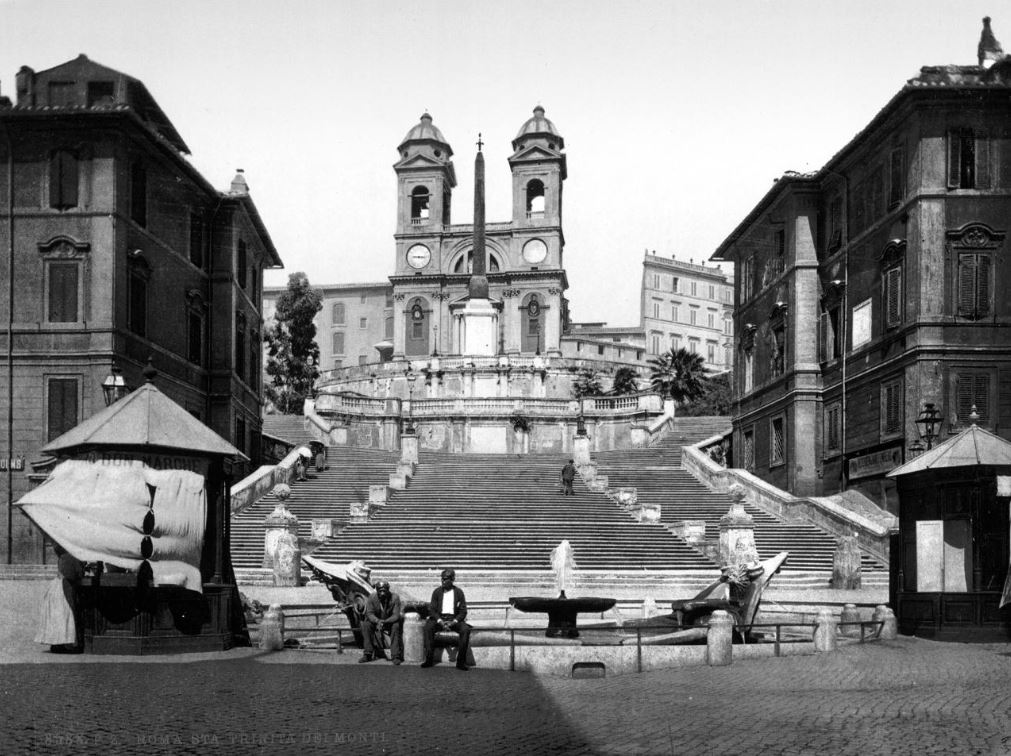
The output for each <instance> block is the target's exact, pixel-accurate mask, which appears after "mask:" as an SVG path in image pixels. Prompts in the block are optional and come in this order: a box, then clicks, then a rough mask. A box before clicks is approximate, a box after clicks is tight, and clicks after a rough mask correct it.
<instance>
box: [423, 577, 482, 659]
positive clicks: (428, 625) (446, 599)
mask: <svg viewBox="0 0 1011 756" xmlns="http://www.w3.org/2000/svg"><path fill="white" fill-rule="evenodd" d="M455 579H456V572H454V571H453V570H443V571H442V585H441V586H439V587H438V588H436V589H435V591H434V592H433V593H432V601H431V603H430V604H429V605H428V620H426V622H425V661H424V662H422V664H421V666H422V667H431V666H432V664H433V658H434V656H435V633H436V631H437V630H452V631H453V632H455V633H458V634H459V636H460V642H459V644H458V646H457V654H456V668H457V669H459V670H462V671H464V672H466V671H467V649H468V648H469V647H470V625H468V624H467V623H466V622H464V620H465V619H467V599H466V598H465V597H464V595H463V591H461V590H460V589H459V588H457V587H456V586H454V585H453V581H454V580H455Z"/></svg>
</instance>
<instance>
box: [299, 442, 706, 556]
mask: <svg viewBox="0 0 1011 756" xmlns="http://www.w3.org/2000/svg"><path fill="white" fill-rule="evenodd" d="M567 459H568V457H567V456H566V455H560V454H553V455H537V456H529V457H528V456H523V457H518V456H505V455H501V454H466V455H463V454H456V455H452V454H445V453H425V452H422V453H421V455H420V459H419V463H418V467H417V471H416V473H415V475H414V478H413V479H412V480H411V482H410V484H409V486H408V488H407V489H406V490H404V491H394V492H392V496H391V498H390V501H389V503H388V504H387V505H386V506H385V507H383V508H382V509H381V510H380V511H379V513H378V514H377V515H376V516H375V518H374V519H373V520H372V521H370V522H369V523H367V524H361V525H350V526H348V529H347V531H346V532H344V533H343V534H342V535H341V536H340V537H339V538H338V539H337V540H336V541H335V542H331V543H328V544H325V545H324V546H321V547H320V548H319V549H318V550H317V551H315V552H313V556H317V557H319V558H321V559H325V560H328V561H338V562H344V561H347V560H349V559H362V560H364V561H365V562H366V563H368V564H369V566H370V567H372V568H373V569H375V570H379V571H382V572H383V573H384V574H385V573H389V572H391V571H403V570H425V569H437V568H439V567H441V566H443V565H452V566H454V567H456V568H457V569H465V570H482V569H483V570H489V569H495V570H547V569H549V557H550V554H551V550H552V549H554V548H555V547H556V546H557V545H558V544H559V543H560V542H561V541H562V540H568V541H569V543H570V544H572V547H573V549H574V551H575V555H576V562H577V563H578V565H579V567H580V569H583V570H676V569H712V568H713V567H714V566H715V565H713V564H712V562H710V561H709V560H708V559H706V558H705V557H703V556H702V555H700V554H699V553H697V552H696V551H694V550H693V549H691V548H689V547H688V546H687V544H685V542H684V541H682V540H681V539H679V538H677V537H675V536H674V535H672V534H671V533H670V532H669V531H668V530H667V529H666V528H664V527H662V526H660V525H655V524H654V525H643V524H639V523H636V522H635V521H633V520H632V518H631V517H630V516H629V515H627V514H626V513H624V512H622V511H621V510H620V509H618V507H616V506H615V505H614V504H613V503H611V502H610V501H609V500H608V499H607V498H606V497H604V496H603V495H601V494H596V493H592V492H590V491H588V490H587V489H586V488H585V487H584V486H583V485H582V483H581V482H580V481H578V480H577V481H576V484H575V496H562V495H561V493H560V482H559V477H560V473H561V468H562V466H563V465H564V464H565V461H566V460H567ZM293 498H294V496H293Z"/></svg>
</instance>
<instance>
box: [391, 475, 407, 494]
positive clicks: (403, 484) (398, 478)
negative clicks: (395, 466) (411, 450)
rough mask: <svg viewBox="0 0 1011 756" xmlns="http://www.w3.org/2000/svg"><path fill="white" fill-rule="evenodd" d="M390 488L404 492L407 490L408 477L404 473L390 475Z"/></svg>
mask: <svg viewBox="0 0 1011 756" xmlns="http://www.w3.org/2000/svg"><path fill="white" fill-rule="evenodd" d="M390 488H392V489H393V490H394V491H403V490H404V489H405V488H407V476H406V475H404V474H403V473H402V472H393V473H390Z"/></svg>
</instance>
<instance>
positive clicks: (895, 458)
mask: <svg viewBox="0 0 1011 756" xmlns="http://www.w3.org/2000/svg"><path fill="white" fill-rule="evenodd" d="M901 464H902V448H901V447H899V446H893V447H892V448H891V449H884V450H882V451H876V452H871V453H870V454H861V455H860V456H859V457H853V458H852V459H851V460H850V461H849V477H850V480H853V479H855V478H867V477H870V476H871V475H880V474H881V473H886V472H888V471H889V470H892V469H894V468H896V467H898V466H899V465H901Z"/></svg>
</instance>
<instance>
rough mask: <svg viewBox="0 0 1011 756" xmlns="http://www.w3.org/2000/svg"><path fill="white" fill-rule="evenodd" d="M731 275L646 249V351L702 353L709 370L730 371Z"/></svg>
mask: <svg viewBox="0 0 1011 756" xmlns="http://www.w3.org/2000/svg"><path fill="white" fill-rule="evenodd" d="M733 306H734V279H733V276H727V275H726V274H725V273H724V272H723V271H722V270H721V269H720V268H718V267H716V266H711V265H698V264H695V263H694V262H683V261H680V260H677V259H675V258H670V257H661V256H659V255H657V254H656V252H652V253H651V252H649V251H647V252H646V255H645V257H644V258H643V263H642V301H641V307H640V317H641V321H640V322H641V323H642V330H643V335H644V338H645V343H646V347H647V351H648V353H649V354H650V355H651V356H656V355H658V354H662V353H663V352H666V351H668V350H671V349H687V350H688V351H689V352H691V353H692V354H700V355H702V359H703V360H704V361H705V366H706V369H707V370H709V371H710V373H722V372H726V371H728V370H732V369H733V366H734V359H733V354H734V350H733V337H734V330H733V318H732V315H733Z"/></svg>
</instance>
